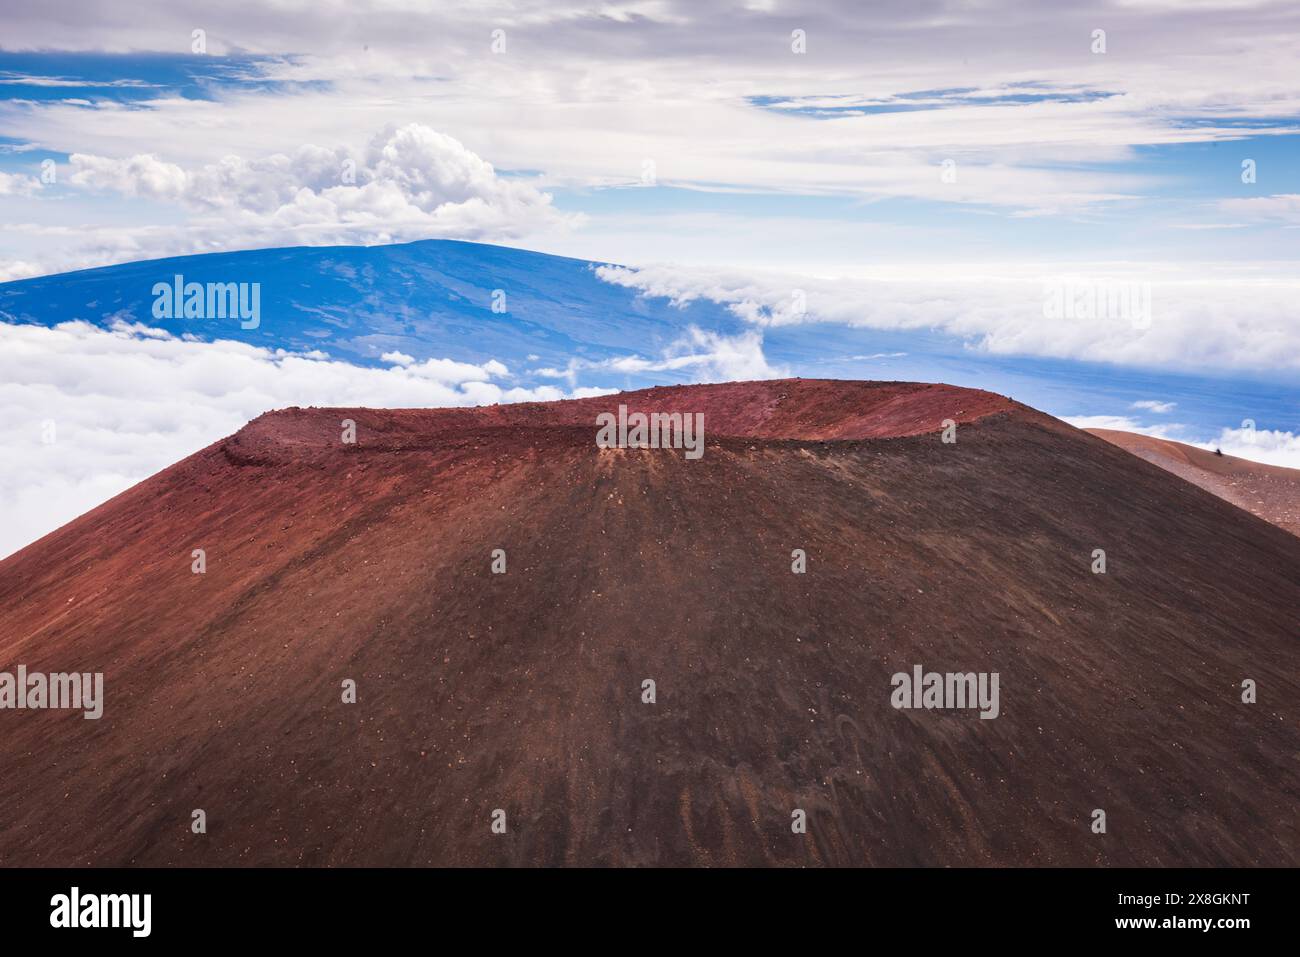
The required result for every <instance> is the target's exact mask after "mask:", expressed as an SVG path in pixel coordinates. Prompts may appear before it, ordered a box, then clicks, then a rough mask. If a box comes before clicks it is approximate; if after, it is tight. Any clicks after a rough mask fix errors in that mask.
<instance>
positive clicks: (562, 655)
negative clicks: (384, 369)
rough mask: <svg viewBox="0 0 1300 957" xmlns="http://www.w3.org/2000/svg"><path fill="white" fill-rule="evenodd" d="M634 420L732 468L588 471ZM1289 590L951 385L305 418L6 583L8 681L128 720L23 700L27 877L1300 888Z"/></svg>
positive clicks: (1269, 547) (1198, 524)
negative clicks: (655, 418) (52, 682)
mask: <svg viewBox="0 0 1300 957" xmlns="http://www.w3.org/2000/svg"><path fill="white" fill-rule="evenodd" d="M619 403H624V404H626V405H627V406H629V407H630V408H631V409H632V410H634V411H635V410H643V411H651V410H653V411H674V410H675V411H683V412H702V413H704V415H705V435H706V440H707V441H706V450H705V453H704V455H703V457H702V458H700V459H698V460H688V459H686V457H685V456H684V454H683V453H682V452H681V451H678V450H649V449H647V450H639V449H637V450H618V449H615V450H600V449H597V448H596V445H595V432H596V426H595V416H596V414H597V413H598V412H600V411H604V410H612V409H615V408H616V407H617V406H618V404H619ZM344 419H351V420H353V421H354V422H355V424H356V430H357V442H356V444H355V445H346V444H343V443H342V442H340V436H341V431H342V421H343V420H344ZM944 419H952V420H954V421H955V422H957V423H958V426H957V442H956V444H945V443H944V442H942V441H941V437H940V431H941V429H942V423H943V420H944ZM197 548H202V549H204V550H205V551H206V555H207V571H206V573H205V574H202V575H196V574H193V573H192V572H191V561H192V559H191V552H192V550H193V549H197ZM495 549H502V550H504V552H505V554H506V562H507V565H506V572H505V574H493V571H492V561H493V551H494V550H495ZM794 549H802V550H803V551H804V552H805V553H806V555H807V570H806V573H804V574H794V573H793V572H792V570H791V564H792V556H791V553H792V550H794ZM1095 549H1104V550H1105V552H1106V559H1107V569H1106V573H1105V574H1094V573H1093V572H1092V566H1093V562H1094V558H1093V553H1094V550H1095ZM1297 569H1300V540H1298V539H1296V538H1295V537H1293V536H1291V535H1288V534H1286V533H1285V532H1283V531H1281V530H1279V529H1277V528H1275V527H1273V526H1271V525H1269V524H1267V523H1265V522H1263V521H1260V520H1259V519H1256V518H1255V517H1253V516H1251V515H1248V514H1246V513H1244V512H1242V511H1240V510H1238V509H1236V508H1234V507H1232V506H1230V505H1228V504H1226V503H1225V502H1222V501H1220V500H1219V499H1217V498H1215V497H1214V496H1212V495H1209V494H1208V493H1206V492H1204V491H1202V490H1201V489H1198V488H1195V487H1193V486H1191V485H1188V484H1187V483H1184V482H1181V481H1179V480H1177V479H1175V478H1173V477H1172V476H1170V475H1169V474H1167V473H1166V472H1163V471H1161V470H1160V469H1158V468H1156V467H1154V466H1152V465H1150V464H1148V463H1146V462H1143V461H1141V460H1139V459H1137V458H1135V457H1134V456H1131V455H1129V454H1127V453H1126V452H1123V451H1122V450H1120V449H1118V448H1115V447H1113V446H1111V445H1109V444H1107V443H1106V442H1103V441H1102V440H1100V439H1097V438H1094V437H1092V436H1089V435H1086V434H1084V433H1082V432H1079V431H1077V430H1074V429H1072V428H1070V427H1068V426H1066V425H1064V424H1062V423H1059V422H1057V421H1055V420H1053V419H1050V418H1048V417H1047V416H1044V415H1041V414H1040V413H1037V412H1034V411H1032V410H1030V409H1027V408H1025V407H1023V406H1019V405H1016V404H1014V403H1011V402H1009V401H1008V400H1006V399H1003V398H1001V397H999V396H994V395H991V394H988V393H983V392H974V391H969V390H963V389H955V388H951V387H946V386H925V385H909V384H900V383H854V382H824V381H801V380H793V381H782V382H764V383H733V384H727V385H719V386H700V387H684V388H672V389H658V390H650V391H646V392H639V393H631V394H627V395H620V396H607V397H600V398H596V399H586V400H580V401H576V402H565V403H553V404H545V405H538V404H534V405H521V406H499V407H493V408H486V409H475V410H401V411H379V410H366V409H352V410H340V409H307V410H304V409H293V410H288V411H285V412H280V413H274V414H271V415H266V416H263V417H261V418H259V419H258V420H256V421H255V422H253V423H250V424H249V425H248V426H247V427H246V428H244V429H243V430H241V431H240V432H239V433H238V434H237V435H235V436H232V437H231V438H230V439H227V440H225V441H223V442H219V443H217V444H215V445H213V446H211V447H210V448H208V449H205V450H203V451H202V452H199V453H198V454H196V455H194V456H191V457H190V458H188V459H186V460H185V461H183V462H181V463H179V464H177V465H175V466H173V467H172V468H170V469H167V470H166V471H164V472H162V473H160V474H158V475H156V476H154V477H153V478H151V479H149V480H147V481H146V482H143V483H141V484H140V485H139V486H137V487H135V488H133V489H131V490H130V491H128V492H126V493H124V494H122V495H120V496H118V497H117V498H115V499H113V500H112V501H110V502H108V503H106V504H105V505H103V506H101V507H100V508H97V509H95V510H94V511H92V512H90V513H88V514H87V515H85V516H83V517H81V518H80V519H78V520H77V521H75V522H73V523H71V524H70V525H68V526H66V527H64V528H63V529H60V530H59V531H57V532H55V533H54V534H52V535H49V536H47V537H46V538H44V539H42V540H41V541H39V542H37V543H35V544H33V545H32V546H30V547H28V548H26V549H24V550H23V551H21V552H19V553H18V554H16V555H14V556H11V557H10V558H8V559H6V560H4V561H3V562H0V607H2V608H3V618H2V619H0V671H4V670H10V671H12V670H14V669H15V668H16V666H17V665H19V664H24V665H26V666H27V667H28V668H29V669H30V670H32V671H45V672H51V671H70V670H74V669H75V670H79V671H102V672H103V673H104V675H105V685H106V699H107V700H106V703H105V706H104V715H103V718H102V719H100V720H98V721H87V720H84V719H83V718H82V717H81V715H80V714H79V713H71V712H67V711H31V710H29V711H16V710H0V734H2V735H3V741H4V746H3V751H0V864H8V865H14V864H32V865H71V864H95V865H116V864H140V865H147V864H153V865H187V866H188V865H213V864H234V865H253V864H274V865H294V864H313V865H354V864H396V865H426V864H456V865H463V864H640V865H654V864H715V865H716V864H780V865H796V864H814V865H817V864H831V865H909V864H925V865H963V864H965V865H969V864H1047V865H1058V864H1083V865H1169V864H1239V865H1240V864H1245V865H1252V864H1275V865H1295V864H1297V863H1300V851H1298V850H1297V848H1298V846H1300V830H1298V828H1300V825H1298V824H1297V817H1296V814H1295V807H1296V801H1297V776H1296V770H1295V755H1296V753H1297V752H1298V751H1300V731H1298V730H1297V728H1300V723H1298V722H1297V720H1296V719H1297V717H1298V715H1297V710H1298V708H1300V705H1298V704H1297V703H1298V702H1300V682H1298V680H1297V672H1296V668H1295V653H1296V644H1295V642H1296V639H1295V620H1294V618H1295V609H1296V608H1297V607H1300V572H1298V571H1297ZM915 665H921V666H922V667H923V668H924V669H925V670H926V671H937V672H962V673H965V672H975V673H979V672H986V673H992V672H996V673H998V675H999V714H998V716H997V717H996V718H994V719H991V720H981V719H980V717H979V715H978V713H977V712H976V711H974V710H971V709H962V710H923V709H922V710H901V709H895V708H894V707H892V705H891V692H892V690H893V688H892V683H891V676H892V675H893V674H895V673H899V672H902V673H908V674H910V673H911V671H912V669H913V667H914V666H915ZM348 680H353V681H355V682H356V688H357V701H356V703H355V704H347V703H344V702H343V701H342V690H341V689H342V685H343V682H345V681H348ZM647 680H651V681H653V682H654V683H655V685H654V687H655V701H654V703H646V702H645V701H643V688H644V687H645V685H644V682H645V681H647ZM1245 680H1251V681H1253V682H1255V684H1256V686H1257V689H1258V701H1257V703H1254V704H1247V703H1243V701H1242V682H1243V681H1245ZM195 809H203V810H204V811H205V813H206V817H207V822H208V827H207V833H206V834H194V833H193V832H192V830H191V819H192V818H191V815H192V812H193V811H194V810H195ZM497 809H500V810H502V811H504V812H505V821H506V827H507V830H506V833H504V834H496V833H493V831H492V827H491V825H492V815H493V812H494V811H495V810H497ZM1096 809H1101V810H1104V811H1105V812H1106V820H1107V830H1106V833H1104V834H1096V833H1093V831H1092V829H1091V826H1090V825H1091V824H1092V821H1093V812H1094V810H1096ZM796 810H802V811H803V812H805V814H806V817H807V832H806V833H794V832H793V831H792V829H791V821H792V814H793V813H794V812H795V811H796Z"/></svg>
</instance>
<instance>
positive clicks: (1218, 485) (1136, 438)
mask: <svg viewBox="0 0 1300 957" xmlns="http://www.w3.org/2000/svg"><path fill="white" fill-rule="evenodd" d="M1087 431H1089V432H1091V433H1092V434H1093V435H1095V436H1098V437H1099V438H1103V439H1105V440H1106V441H1107V442H1111V443H1113V444H1115V445H1118V446H1119V447H1120V448H1122V449H1126V450H1128V451H1129V452H1132V453H1133V454H1134V455H1136V456H1138V457H1139V458H1144V459H1146V460H1147V461H1148V462H1150V463H1152V464H1153V465H1158V466H1160V467H1161V468H1162V469H1165V470H1166V471H1168V472H1173V473H1174V474H1175V475H1177V476H1178V477H1179V478H1182V479H1186V480H1187V481H1189V482H1191V483H1192V484H1193V485H1199V486H1200V487H1201V488H1203V489H1205V490H1206V491H1207V492H1213V493H1214V494H1215V495H1217V496H1219V498H1221V499H1224V500H1225V501H1229V502H1231V503H1232V504H1233V505H1236V506H1237V507H1238V508H1244V509H1245V510H1246V511H1248V512H1250V513H1251V514H1253V515H1258V516H1259V517H1260V518H1262V519H1264V521H1266V522H1272V523H1273V524H1274V525H1276V526H1278V527H1279V528H1285V529H1286V530H1287V531H1288V532H1290V533H1291V534H1292V535H1300V469H1289V468H1284V467H1282V466H1280V465H1265V464H1264V463H1262V462H1252V461H1251V460H1250V459H1242V458H1237V457H1236V456H1234V455H1223V454H1216V453H1214V452H1211V451H1209V450H1208V449H1201V448H1197V447H1196V446H1194V445H1186V444H1184V443H1182V442H1174V441H1172V440H1171V439H1157V438H1154V437H1152V436H1150V435H1139V434H1137V433H1136V432H1122V431H1119V430H1116V429H1088V430H1087Z"/></svg>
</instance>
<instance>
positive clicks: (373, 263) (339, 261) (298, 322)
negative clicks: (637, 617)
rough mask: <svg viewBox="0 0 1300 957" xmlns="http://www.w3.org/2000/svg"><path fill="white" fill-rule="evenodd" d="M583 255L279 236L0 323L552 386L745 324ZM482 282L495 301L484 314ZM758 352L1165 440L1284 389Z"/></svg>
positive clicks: (891, 346) (941, 361)
mask: <svg viewBox="0 0 1300 957" xmlns="http://www.w3.org/2000/svg"><path fill="white" fill-rule="evenodd" d="M597 265H598V264H597V263H591V262H586V261H583V260H579V259H568V258H564V257H561V256H550V255H546V254H543V253H536V252H529V251H527V250H522V249H511V248H509V247H504V246H488V245H483V244H479V243H466V242H456V241H451V240H425V241H422V242H414V243H406V244H402V245H390V246H364V247H362V246H331V247H294V248H289V249H257V250H248V251H244V252H230V253H210V254H207V255H200V256H182V257H177V258H173V259H156V260H152V261H148V262H136V263H125V264H122V265H118V266H106V267H103V268H101V269H87V270H83V271H80V272H71V273H63V274H60V275H54V276H42V277H39V278H36V279H24V280H18V281H15V282H10V283H4V284H0V321H6V322H19V323H38V324H41V325H45V326H51V325H55V324H57V323H60V322H65V321H68V320H71V319H82V320H85V321H87V322H91V323H94V324H96V325H100V326H105V327H107V326H111V325H113V324H114V323H115V322H117V321H126V322H139V323H144V324H145V325H149V326H154V327H161V328H164V329H167V330H168V331H170V332H172V333H175V334H177V335H185V334H188V335H191V336H196V337H198V338H199V339H202V340H206V341H211V340H213V339H235V340H239V341H243V342H248V343H252V344H254V345H258V346H264V347H267V348H272V349H277V348H278V349H288V350H293V351H301V352H306V351H311V350H318V351H320V352H323V353H325V354H326V355H328V356H329V357H330V358H333V359H337V360H341V361H346V362H352V363H356V364H359V365H371V366H381V365H387V363H385V362H384V361H383V360H382V358H381V357H382V356H383V354H384V353H386V352H402V353H405V354H407V355H410V356H412V357H413V358H415V359H416V360H417V361H420V360H424V359H430V358H438V359H454V360H457V361H460V362H473V363H480V364H481V363H484V362H486V361H488V360H490V359H496V360H497V361H499V362H503V363H505V364H506V366H507V367H508V368H509V370H510V381H511V384H519V385H523V386H529V387H531V386H536V385H540V384H552V385H559V386H562V387H567V385H568V383H566V382H563V381H560V382H557V381H556V380H555V379H553V378H545V377H541V376H538V375H536V374H535V373H534V372H533V370H537V369H541V368H545V367H548V366H549V367H554V368H564V367H565V366H566V365H567V364H568V362H569V360H570V359H574V358H577V359H585V360H591V361H600V360H602V359H615V358H622V357H626V356H629V355H636V356H641V357H644V358H647V359H658V358H661V357H662V353H663V350H664V349H665V348H666V347H668V346H670V345H672V344H673V343H675V342H677V341H678V340H680V339H681V338H682V336H683V334H684V333H685V331H686V329H687V327H688V326H691V325H695V326H698V327H700V328H702V329H705V330H708V331H710V332H713V333H719V334H722V335H727V336H734V335H736V334H738V333H740V332H743V331H751V330H752V329H753V328H754V327H753V326H750V325H748V324H747V323H745V322H744V321H743V320H741V319H740V318H738V317H737V316H736V315H734V314H733V313H732V312H731V311H730V310H728V309H727V308H726V307H725V306H722V305H718V304H716V303H712V302H708V301H703V300H696V301H694V302H692V303H690V304H689V305H687V306H685V307H682V308H678V307H676V306H673V305H671V304H670V303H669V301H668V300H666V299H663V298H650V297H643V296H641V295H640V294H639V293H637V292H636V291H634V290H631V289H628V288H625V287H623V286H618V285H614V284H611V283H607V282H604V281H603V280H601V279H600V278H599V277H598V276H597V275H596V273H595V267H596V266H597ZM178 275H180V276H183V277H184V280H185V282H187V283H189V282H195V283H200V284H207V283H260V291H261V302H260V306H261V308H260V323H259V324H258V326H257V328H254V329H244V328H241V323H240V321H239V319H238V318H226V319H203V318H193V319H185V318H179V319H177V318H162V319H159V318H156V317H155V315H154V302H155V294H154V288H155V286H156V285H157V284H159V283H162V284H172V283H174V281H175V277H176V276H178ZM494 290H502V291H503V292H504V294H505V302H504V304H505V310H506V311H505V312H496V311H493V308H492V306H493V301H494V298H493V293H494ZM762 348H763V353H764V356H765V357H766V359H767V361H768V363H769V364H770V365H771V366H772V367H773V368H775V369H779V370H781V371H784V372H788V373H789V374H792V375H799V376H807V377H825V378H846V379H901V380H916V381H931V382H937V381H942V382H950V383H952V384H954V385H963V386H970V387H974V388H982V389H988V390H991V391H994V392H999V393H1002V394H1004V395H1011V396H1013V397H1014V398H1016V399H1019V400H1021V401H1023V402H1027V403H1028V404H1030V405H1032V406H1035V407H1036V408H1039V409H1042V410H1044V411H1046V412H1050V413H1052V414H1053V415H1062V416H1071V415H1099V414H1109V415H1126V416H1132V417H1142V418H1145V419H1147V420H1148V422H1149V423H1150V424H1161V423H1163V422H1165V421H1168V417H1164V418H1162V417H1152V416H1150V415H1144V414H1141V413H1138V412H1135V411H1134V409H1133V407H1132V403H1133V402H1134V401H1137V400H1142V399H1158V400H1162V401H1175V402H1177V415H1176V418H1177V420H1178V421H1180V422H1182V423H1185V424H1186V425H1187V426H1188V428H1189V429H1190V430H1191V431H1190V432H1188V433H1187V434H1183V435H1180V436H1179V437H1180V438H1192V439H1194V438H1197V437H1202V438H1204V437H1209V436H1212V435H1213V434H1215V433H1217V431H1218V430H1219V429H1220V428H1222V427H1225V426H1231V427H1236V426H1238V425H1239V424H1240V423H1241V421H1242V420H1243V419H1247V418H1249V419H1252V420H1255V421H1256V422H1257V423H1258V427H1259V428H1276V429H1286V430H1292V431H1294V430H1295V429H1296V410H1297V408H1300V388H1297V386H1296V384H1295V383H1294V382H1282V381H1279V380H1278V378H1277V377H1262V378H1257V377H1249V376H1238V377H1229V378H1223V377H1208V376H1192V375H1185V374H1171V373H1168V372H1164V371H1159V370H1151V369H1146V370H1144V369H1136V368H1130V367H1119V366H1112V365H1106V364H1100V363H1088V362H1075V361H1070V360H1059V359H1041V358H1029V357H1019V356H994V355H989V354H984V353H980V352H978V351H976V350H972V349H970V348H969V346H968V344H967V343H965V342H963V341H961V340H959V339H955V338H953V337H950V336H945V335H940V334H937V333H933V332H929V331H925V330H907V331H901V332H899V331H895V332H885V331H878V330H871V329H864V328H854V327H849V326H844V325H837V324H833V323H808V324H801V325H785V326H769V327H766V328H764V329H763V344H762ZM697 374H698V370H697V369H695V368H691V367H687V368H683V369H668V370H663V371H651V370H641V371H624V370H621V369H617V368H612V367H606V368H584V369H583V370H582V371H581V373H580V374H579V376H578V380H577V384H578V385H581V386H598V387H602V388H622V389H635V388H643V387H645V386H649V385H658V384H670V383H678V382H691V381H694V379H695V377H696V376H697Z"/></svg>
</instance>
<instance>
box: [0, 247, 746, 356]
mask: <svg viewBox="0 0 1300 957" xmlns="http://www.w3.org/2000/svg"><path fill="white" fill-rule="evenodd" d="M596 265H597V264H595V263H588V262H585V261H583V260H578V259H567V258H564V257H560V256H549V255H545V254H543V253H535V252H529V251H526V250H521V249H511V248H508V247H503V246H487V245H482V244H478V243H465V242H454V241H450V240H426V241H422V242H414V243H407V244H402V245H391V246H368V247H363V246H335V247H295V248H289V249H258V250H249V251H245V252H230V253H211V254H208V255H200V256H180V257H176V258H173V259H156V260H151V261H148V262H135V263H126V264H123V265H118V266H106V267H103V268H100V269H87V270H83V271H79V272H71V273H63V274H60V275H54V276H42V277H39V278H36V279H24V280H19V281H16V282H11V283H7V284H4V285H0V319H4V320H6V321H9V322H26V323H39V324H41V325H46V326H49V325H54V324H56V323H59V322H65V321H68V320H71V319H82V320H85V321H87V322H91V323H95V324H97V325H101V326H109V325H112V324H113V323H114V322H116V321H127V322H140V323H144V324H146V325H150V326H154V327H161V328H163V329H166V330H168V331H169V332H172V333H174V334H176V335H182V334H186V333H189V334H191V335H194V336H198V337H199V338H201V339H204V340H207V341H211V340H213V339H234V340H238V341H242V342H248V343H251V344H253V345H259V346H266V347H268V348H282V349H290V350H296V351H308V350H313V349H314V350H320V351H322V352H325V353H327V354H328V355H329V356H331V357H332V358H338V359H343V360H345V361H349V362H353V363H357V364H364V365H382V364H386V363H383V362H382V361H381V359H380V357H381V356H382V355H383V354H384V353H385V352H391V351H399V352H403V353H406V354H408V355H411V356H413V357H415V358H416V359H417V360H423V359H426V358H450V359H456V360H458V361H462V362H484V361H486V360H488V359H497V360H499V361H502V362H505V363H506V364H507V365H509V366H510V367H511V369H512V371H514V370H515V369H516V368H517V366H518V365H519V364H520V363H521V362H522V361H523V359H524V357H526V356H529V355H535V356H537V357H538V359H537V360H536V361H537V362H538V363H539V364H540V365H554V366H561V367H562V366H564V365H565V364H566V363H567V362H568V360H569V359H570V358H571V357H575V356H576V357H582V358H587V359H601V358H606V357H609V356H613V355H617V356H623V355H627V354H629V353H636V354H639V355H645V356H657V355H658V354H659V351H660V350H661V349H662V348H664V347H665V346H667V345H669V344H670V343H672V342H674V341H675V340H677V339H678V338H680V337H681V335H682V333H683V331H684V329H685V327H686V326H687V325H689V324H691V323H696V324H703V325H705V326H707V327H708V328H710V329H713V330H715V331H726V332H728V334H730V333H732V332H735V331H739V329H740V327H741V325H742V323H741V322H740V320H738V319H737V318H736V317H735V316H733V315H732V314H731V313H730V312H728V311H727V310H726V309H725V308H723V307H720V306H716V305H714V304H711V303H695V304H693V305H692V306H691V307H689V309H687V310H682V309H678V308H675V307H673V306H670V305H669V304H668V302H667V301H666V300H662V299H659V300H648V299H642V298H639V297H638V295H637V293H636V292H635V291H633V290H630V289H626V288H624V287H621V286H616V285H613V284H610V283H607V282H604V281H602V280H601V279H599V278H598V277H597V276H596V274H595V272H594V267H595V266H596ZM178 275H179V276H183V277H184V282H185V283H191V282H195V283H200V284H204V285H206V284H207V283H260V323H259V324H258V326H257V327H256V328H253V329H244V328H241V325H242V324H241V323H240V321H239V320H238V318H225V319H216V318H191V319H186V318H170V319H168V318H163V319H159V318H156V317H155V314H154V302H155V295H154V292H153V290H154V287H155V285H156V284H157V283H165V284H172V283H173V282H174V277H176V276H178ZM495 290H501V291H502V293H503V294H504V307H505V311H504V312H496V311H493V302H494V291H495ZM497 301H498V302H501V300H500V298H499V296H498V299H497Z"/></svg>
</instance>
